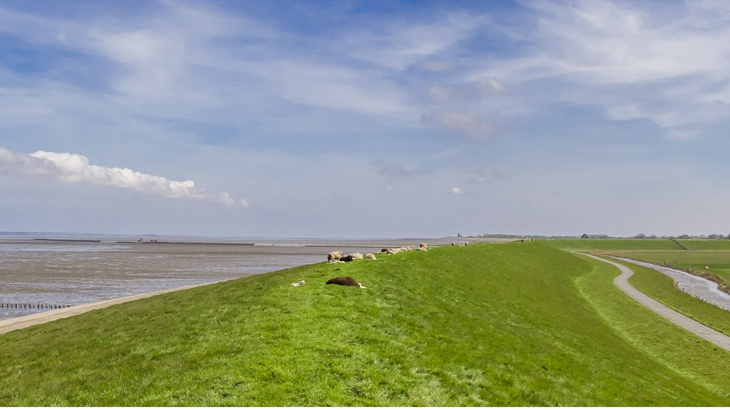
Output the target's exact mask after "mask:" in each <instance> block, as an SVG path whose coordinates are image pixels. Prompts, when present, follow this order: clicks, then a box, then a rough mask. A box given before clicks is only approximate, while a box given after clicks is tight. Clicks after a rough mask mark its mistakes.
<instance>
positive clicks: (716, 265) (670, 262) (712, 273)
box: [610, 250, 730, 290]
mask: <svg viewBox="0 0 730 410" xmlns="http://www.w3.org/2000/svg"><path fill="white" fill-rule="evenodd" d="M610 253H611V254H612V255H617V256H624V257H627V258H632V259H636V260H641V261H645V262H651V263H655V264H659V265H664V266H669V267H672V268H675V269H680V270H683V271H685V272H690V273H693V274H695V275H698V276H702V277H706V278H708V279H711V280H713V281H715V282H716V283H718V284H719V285H720V288H722V289H726V290H728V289H730V251H722V250H700V251H695V250H688V251H673V252H666V251H640V250H632V251H611V252H610Z"/></svg>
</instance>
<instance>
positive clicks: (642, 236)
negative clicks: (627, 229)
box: [634, 233, 646, 239]
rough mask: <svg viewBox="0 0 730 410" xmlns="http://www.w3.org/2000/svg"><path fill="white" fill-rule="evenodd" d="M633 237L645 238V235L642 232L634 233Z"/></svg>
mask: <svg viewBox="0 0 730 410" xmlns="http://www.w3.org/2000/svg"><path fill="white" fill-rule="evenodd" d="M634 238H638V239H643V238H646V235H644V234H643V233H637V234H636V235H635V236H634Z"/></svg>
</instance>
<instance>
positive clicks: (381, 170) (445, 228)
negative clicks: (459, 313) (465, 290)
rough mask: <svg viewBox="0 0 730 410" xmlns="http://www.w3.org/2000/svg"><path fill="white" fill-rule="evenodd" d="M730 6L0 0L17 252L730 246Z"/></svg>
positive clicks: (4, 219) (4, 208)
mask: <svg viewBox="0 0 730 410" xmlns="http://www.w3.org/2000/svg"><path fill="white" fill-rule="evenodd" d="M729 131H730V3H728V2H726V1H702V0H698V1H687V2H682V1H664V0H661V1H651V0H648V1H641V2H636V1H610V2H609V1H593V0H587V1H582V0H576V1H555V2H552V1H514V2H508V1H499V2H497V1H449V0H446V1H405V0H403V1H400V0H380V1H379V0H362V1H357V0H351V1H348V0H342V1H306V2H302V1H286V0H282V1H276V2H271V1H253V0H252V1H233V0H230V1H228V0H205V1H202V0H201V1H186V0H180V1H175V0H159V1H155V0H128V1H124V2H119V1H105V0H95V1H74V0H66V1H63V2H60V1H59V2H49V1H34V0H12V1H8V0H0V192H1V194H0V215H1V216H0V231H23V232H82V233H108V234H125V235H126V234H129V235H136V234H143V233H147V234H150V233H152V234H159V235H195V236H220V237H297V238H404V237H444V236H455V235H457V234H462V235H482V234H487V233H510V234H519V235H581V234H583V233H588V234H598V233H600V234H607V235H611V236H634V235H636V234H639V233H644V234H646V235H659V236H661V235H681V234H690V235H701V234H716V233H719V234H723V235H727V234H728V233H730V214H729V213H728V211H727V209H728V204H729V203H730V178H728V171H730V164H729V161H728V157H727V155H728V153H730V139H729V138H728V137H730V135H728V133H729Z"/></svg>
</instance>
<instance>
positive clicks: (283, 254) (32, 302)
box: [0, 233, 449, 320]
mask: <svg viewBox="0 0 730 410" xmlns="http://www.w3.org/2000/svg"><path fill="white" fill-rule="evenodd" d="M421 241H423V239H415V238H414V239H356V240H353V239H270V238H207V237H206V238H201V237H164V236H154V235H153V236H119V235H87V234H42V233H0V320H4V319H10V318H14V317H19V316H24V315H29V314H34V313H40V312H43V311H47V310H51V309H53V308H57V307H64V306H76V305H82V304H87V303H93V302H101V301H105V300H110V299H116V298H120V297H125V296H132V295H139V294H144V293H149V292H156V291H161V290H168V289H176V288H180V287H185V286H191V285H200V284H207V283H215V282H221V281H227V280H232V279H238V278H243V277H246V276H251V275H258V274H262V273H267V272H272V271H277V270H281V269H286V268H291V267H295V266H301V265H308V264H313V263H319V262H324V261H326V260H327V254H328V253H329V252H331V251H333V250H342V251H343V252H355V251H358V252H361V253H370V252H373V253H377V252H379V251H380V250H381V248H384V247H392V246H418V244H419V243H420V242H421ZM448 241H449V239H444V240H441V243H446V242H448ZM434 242H438V240H431V243H434Z"/></svg>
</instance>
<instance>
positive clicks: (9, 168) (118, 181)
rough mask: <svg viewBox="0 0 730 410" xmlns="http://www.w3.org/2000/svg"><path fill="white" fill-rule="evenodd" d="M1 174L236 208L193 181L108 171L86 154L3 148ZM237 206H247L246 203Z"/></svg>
mask: <svg viewBox="0 0 730 410" xmlns="http://www.w3.org/2000/svg"><path fill="white" fill-rule="evenodd" d="M0 173H2V174H6V175H30V176H40V177H47V178H51V179H53V180H56V181H59V182H64V183H70V184H89V185H100V186H107V187H113V188H119V189H123V190H126V191H131V192H135V193H139V194H147V195H156V196H162V197H167V198H187V199H195V200H201V201H207V202H219V203H222V204H225V205H229V206H232V205H235V204H236V201H235V200H234V199H233V198H231V196H230V195H229V194H227V193H225V192H221V193H218V194H212V193H207V192H206V191H205V190H204V189H199V188H197V187H196V186H195V182H194V181H191V180H186V181H173V180H169V179H167V178H165V177H161V176H156V175H150V174H144V173H141V172H138V171H133V170H131V169H129V168H108V167H102V166H98V165H92V164H90V163H89V160H88V158H86V157H85V156H83V155H78V154H69V153H58V152H47V151H36V152H34V153H32V154H22V153H16V152H11V151H9V150H8V149H6V148H4V147H0ZM238 204H239V205H241V206H243V207H247V206H248V202H246V201H245V200H242V201H238Z"/></svg>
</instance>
